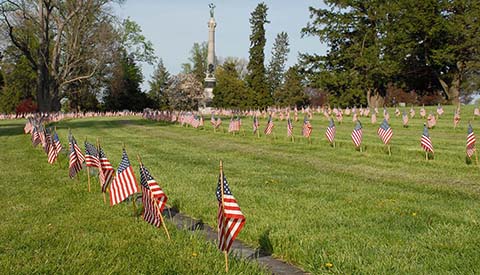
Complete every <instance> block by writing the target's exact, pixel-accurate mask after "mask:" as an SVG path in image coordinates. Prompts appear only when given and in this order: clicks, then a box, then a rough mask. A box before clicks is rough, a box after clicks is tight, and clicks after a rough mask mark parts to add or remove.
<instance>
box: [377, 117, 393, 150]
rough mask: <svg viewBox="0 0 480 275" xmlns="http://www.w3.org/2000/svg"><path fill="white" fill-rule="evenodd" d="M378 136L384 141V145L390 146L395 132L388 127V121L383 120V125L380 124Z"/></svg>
mask: <svg viewBox="0 0 480 275" xmlns="http://www.w3.org/2000/svg"><path fill="white" fill-rule="evenodd" d="M377 133H378V136H379V137H380V139H381V140H382V142H383V144H385V145H386V144H388V143H389V142H390V140H391V139H392V136H393V131H392V128H391V127H390V125H388V122H387V120H386V119H384V120H383V122H382V124H380V127H378V131H377Z"/></svg>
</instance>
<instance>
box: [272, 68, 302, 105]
mask: <svg viewBox="0 0 480 275" xmlns="http://www.w3.org/2000/svg"><path fill="white" fill-rule="evenodd" d="M303 80H304V79H303V76H302V75H301V74H300V70H299V68H298V66H293V67H290V68H289V69H288V70H287V72H286V74H285V82H284V83H283V85H282V86H281V87H280V88H279V89H278V90H277V92H276V93H275V101H276V104H278V105H279V106H281V107H287V106H291V107H293V106H297V107H300V106H305V105H307V103H308V96H307V95H306V94H305V87H304V85H303Z"/></svg>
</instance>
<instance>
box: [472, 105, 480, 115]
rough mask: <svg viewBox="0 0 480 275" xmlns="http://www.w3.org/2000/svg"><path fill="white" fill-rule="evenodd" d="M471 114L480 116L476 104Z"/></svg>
mask: <svg viewBox="0 0 480 275" xmlns="http://www.w3.org/2000/svg"><path fill="white" fill-rule="evenodd" d="M473 115H474V116H480V109H478V106H475V109H474V110H473Z"/></svg>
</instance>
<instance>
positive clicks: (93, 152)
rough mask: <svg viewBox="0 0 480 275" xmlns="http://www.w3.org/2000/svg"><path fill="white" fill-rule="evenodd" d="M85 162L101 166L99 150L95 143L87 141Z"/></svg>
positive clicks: (91, 165) (89, 164) (89, 165)
mask: <svg viewBox="0 0 480 275" xmlns="http://www.w3.org/2000/svg"><path fill="white" fill-rule="evenodd" d="M85 163H86V164H87V166H88V167H96V168H99V167H100V160H99V158H98V151H97V148H95V146H93V144H91V143H88V142H86V141H85Z"/></svg>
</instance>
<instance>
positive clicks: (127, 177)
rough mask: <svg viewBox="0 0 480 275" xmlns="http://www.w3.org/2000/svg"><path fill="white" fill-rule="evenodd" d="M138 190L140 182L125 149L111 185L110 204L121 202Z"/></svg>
mask: <svg viewBox="0 0 480 275" xmlns="http://www.w3.org/2000/svg"><path fill="white" fill-rule="evenodd" d="M137 191H138V184H137V179H136V178H135V175H134V174H133V169H132V166H131V165H130V161H129V160H128V156H127V152H126V151H125V148H124V149H123V154H122V161H121V162H120V165H119V166H118V169H117V173H116V175H115V178H114V179H113V181H112V184H111V186H110V205H115V204H118V203H121V202H122V201H124V200H125V199H126V198H128V197H129V196H131V195H133V194H135V193H136V192H137Z"/></svg>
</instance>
